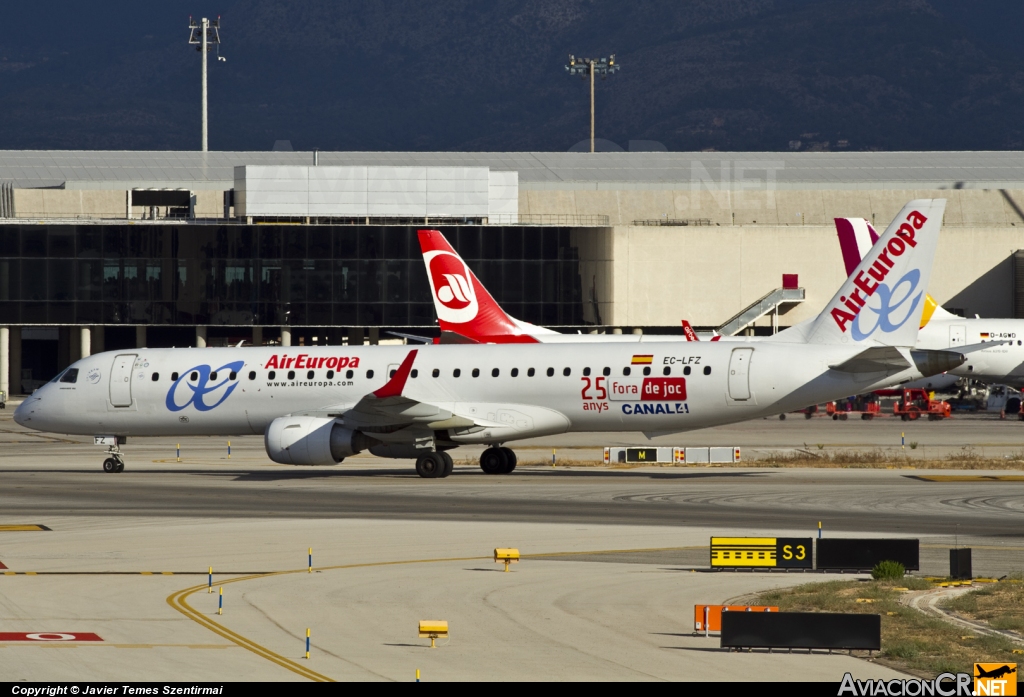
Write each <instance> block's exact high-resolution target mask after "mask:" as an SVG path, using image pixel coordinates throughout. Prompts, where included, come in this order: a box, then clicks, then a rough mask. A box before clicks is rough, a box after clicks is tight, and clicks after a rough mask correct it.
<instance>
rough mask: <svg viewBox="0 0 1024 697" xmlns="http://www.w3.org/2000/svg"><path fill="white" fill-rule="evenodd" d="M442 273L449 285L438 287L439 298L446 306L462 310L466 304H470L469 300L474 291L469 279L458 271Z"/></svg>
mask: <svg viewBox="0 0 1024 697" xmlns="http://www.w3.org/2000/svg"><path fill="white" fill-rule="evenodd" d="M441 275H442V276H443V277H444V280H445V281H446V282H447V283H448V285H446V286H441V287H440V288H438V290H437V298H438V300H440V301H441V302H443V303H444V304H445V306H447V307H450V308H452V309H455V310H461V309H462V308H464V307H465V306H466V305H469V300H470V298H472V297H473V291H472V290H470V288H469V281H467V280H466V277H465V276H462V275H461V274H457V273H446V274H441Z"/></svg>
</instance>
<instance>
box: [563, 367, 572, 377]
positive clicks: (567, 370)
mask: <svg viewBox="0 0 1024 697" xmlns="http://www.w3.org/2000/svg"><path fill="white" fill-rule="evenodd" d="M562 375H564V376H565V377H569V376H570V375H572V368H563V369H562Z"/></svg>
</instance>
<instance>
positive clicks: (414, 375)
mask: <svg viewBox="0 0 1024 697" xmlns="http://www.w3.org/2000/svg"><path fill="white" fill-rule="evenodd" d="M409 375H410V376H411V377H414V378H417V377H419V375H420V371H418V370H416V369H415V368H413V369H412V372H411V373H409Z"/></svg>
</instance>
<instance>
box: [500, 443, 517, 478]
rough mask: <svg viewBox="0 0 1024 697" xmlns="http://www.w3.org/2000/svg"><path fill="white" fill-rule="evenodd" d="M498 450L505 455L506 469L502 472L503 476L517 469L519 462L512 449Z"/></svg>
mask: <svg viewBox="0 0 1024 697" xmlns="http://www.w3.org/2000/svg"><path fill="white" fill-rule="evenodd" d="M498 449H499V450H501V451H502V452H504V453H505V469H504V470H502V474H510V473H511V472H512V470H514V469H515V468H516V463H517V462H518V459H517V458H516V454H515V453H514V452H513V451H512V449H511V448H498Z"/></svg>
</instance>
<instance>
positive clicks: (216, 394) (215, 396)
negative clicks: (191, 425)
mask: <svg viewBox="0 0 1024 697" xmlns="http://www.w3.org/2000/svg"><path fill="white" fill-rule="evenodd" d="M243 365H245V362H244V361H234V362H232V363H226V364H224V365H222V366H221V367H219V368H217V369H216V370H211V369H210V366H208V365H197V366H196V367H195V368H189V369H188V370H186V371H185V372H184V373H182V374H181V377H179V378H178V379H177V380H175V381H174V384H173V385H171V389H170V390H168V391H167V408H168V409H169V410H170V411H181V410H182V409H184V408H185V407H187V406H189V405H190V404H191V405H192V406H194V407H195V408H196V409H197V410H198V411H210V410H211V409H214V408H216V407H218V406H220V405H221V404H222V403H223V402H224V400H225V399H227V398H228V397H230V396H231V393H232V392H234V391H235V388H236V387H238V382H237V381H235V380H232V379H231V374H232V373H235V374H237V373H238V371H240V370H241V369H242V366H243ZM193 374H195V379H193V378H192V376H193ZM211 375H216V376H217V377H218V378H220V376H221V375H223V376H224V377H223V379H218V380H217V381H216V382H213V383H211V382H210V377H211ZM229 383H230V384H229ZM181 385H184V386H185V387H187V388H188V389H189V391H190V392H189V393H188V395H187V397H188V399H186V400H185V402H184V403H183V404H179V403H178V399H177V396H178V392H179V390H178V388H179V387H180V386H181ZM213 400H216V401H213Z"/></svg>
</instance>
